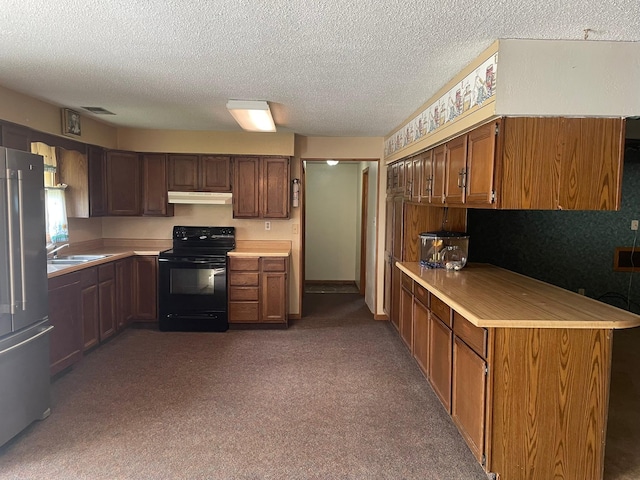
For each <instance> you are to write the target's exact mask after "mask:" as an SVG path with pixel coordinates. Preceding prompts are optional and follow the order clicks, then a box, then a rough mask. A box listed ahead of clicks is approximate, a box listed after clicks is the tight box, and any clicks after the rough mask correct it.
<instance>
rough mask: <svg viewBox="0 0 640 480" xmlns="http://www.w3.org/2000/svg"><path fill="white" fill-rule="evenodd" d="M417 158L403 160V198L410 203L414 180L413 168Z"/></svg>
mask: <svg viewBox="0 0 640 480" xmlns="http://www.w3.org/2000/svg"><path fill="white" fill-rule="evenodd" d="M416 158H417V157H411V158H408V159H406V160H404V192H403V193H404V196H405V197H407V200H409V201H411V198H412V196H413V190H414V188H413V187H414V185H413V180H414V168H415V160H416Z"/></svg>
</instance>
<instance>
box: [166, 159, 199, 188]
mask: <svg viewBox="0 0 640 480" xmlns="http://www.w3.org/2000/svg"><path fill="white" fill-rule="evenodd" d="M198 176H199V174H198V156H197V155H169V178H168V181H169V190H171V191H176V192H195V191H196V190H198Z"/></svg>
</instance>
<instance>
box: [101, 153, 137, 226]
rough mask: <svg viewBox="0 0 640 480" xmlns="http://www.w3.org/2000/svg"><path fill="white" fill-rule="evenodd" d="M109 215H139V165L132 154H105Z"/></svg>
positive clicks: (135, 156)
mask: <svg viewBox="0 0 640 480" xmlns="http://www.w3.org/2000/svg"><path fill="white" fill-rule="evenodd" d="M107 200H108V210H109V215H124V216H127V215H129V216H131V215H139V214H140V163H139V161H138V154H137V153H132V152H108V153H107Z"/></svg>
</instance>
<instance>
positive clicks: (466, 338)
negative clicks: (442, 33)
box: [453, 311, 487, 358]
mask: <svg viewBox="0 0 640 480" xmlns="http://www.w3.org/2000/svg"><path fill="white" fill-rule="evenodd" d="M453 333H455V334H456V336H458V337H460V339H461V340H462V341H463V342H464V343H466V344H467V345H469V346H470V347H471V349H472V350H473V351H474V352H476V353H477V354H478V355H480V356H481V357H484V358H486V357H487V330H486V329H484V328H480V327H476V326H475V325H474V324H472V323H471V322H470V321H469V320H467V319H466V318H464V317H463V316H462V315H460V314H459V313H458V312H456V311H454V312H453Z"/></svg>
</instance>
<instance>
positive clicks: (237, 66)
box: [0, 0, 640, 136]
mask: <svg viewBox="0 0 640 480" xmlns="http://www.w3.org/2000/svg"><path fill="white" fill-rule="evenodd" d="M0 18H1V19H2V27H0V85H3V86H5V87H7V88H10V89H12V90H16V91H20V92H24V93H26V94H29V95H31V96H34V97H37V98H41V99H43V100H46V101H48V102H51V103H54V104H57V105H61V106H66V107H71V108H74V109H79V108H80V107H81V106H100V107H104V108H106V109H107V110H110V111H111V112H114V113H115V114H116V115H115V116H108V117H100V118H101V119H102V120H103V121H106V122H107V123H110V124H113V125H118V126H129V127H140V128H159V129H185V130H238V129H239V127H237V126H236V124H235V122H234V121H233V119H232V117H231V115H230V114H229V113H228V112H227V110H226V108H225V104H226V102H227V100H228V99H230V98H234V99H255V100H268V101H269V102H270V103H271V105H272V110H273V111H274V117H275V120H276V123H277V124H278V127H279V130H281V131H282V130H286V131H293V132H296V133H299V134H303V135H327V136H383V135H386V134H388V133H389V132H390V131H391V130H392V129H393V128H395V127H396V126H397V125H398V124H399V123H401V122H402V121H403V120H404V119H405V118H406V117H408V116H409V115H410V114H411V113H412V112H413V111H414V110H416V109H417V108H418V107H419V106H420V105H422V104H423V103H424V102H426V101H427V100H428V99H429V98H430V97H431V96H432V95H433V94H434V93H435V92H436V91H437V90H438V89H439V88H441V87H442V86H444V84H445V83H447V82H448V81H449V80H450V79H451V77H453V76H454V75H455V74H457V73H458V72H459V71H460V70H461V69H462V68H464V67H465V66H466V65H467V64H468V63H469V62H470V61H471V60H473V59H474V58H476V57H477V56H478V55H479V54H480V53H481V52H482V51H483V50H484V49H485V48H487V47H488V46H489V45H491V43H493V42H494V41H495V40H496V39H499V38H538V39H572V40H577V39H583V38H584V36H585V29H590V30H589V32H588V33H589V35H588V40H587V41H598V40H617V41H639V40H640V2H638V0H609V1H606V2H602V1H595V0H564V1H559V0H539V1H526V2H525V1H522V0H490V1H489V0H474V1H466V0H442V1H439V2H434V1H418V0H404V1H399V0H390V1H380V0H360V1H358V2H356V1H339V0H325V1H311V0H303V1H292V0H264V1H262V2H256V1H249V0H235V1H234V0H200V1H195V0H182V1H180V0H144V1H142V0H141V1H136V0H133V1H131V0H102V1H100V2H85V1H80V0H56V1H51V0H3V1H2V10H1V11H0ZM594 68H597V66H595V65H594ZM83 115H86V116H91V114H90V113H88V112H84V111H83Z"/></svg>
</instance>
